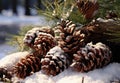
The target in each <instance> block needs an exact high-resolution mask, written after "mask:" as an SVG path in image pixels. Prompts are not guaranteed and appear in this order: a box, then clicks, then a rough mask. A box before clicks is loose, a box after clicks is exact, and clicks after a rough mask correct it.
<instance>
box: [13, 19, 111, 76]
mask: <svg viewBox="0 0 120 83" xmlns="http://www.w3.org/2000/svg"><path fill="white" fill-rule="evenodd" d="M85 39H86V34H85V33H83V32H81V29H80V28H78V27H77V26H76V24H74V23H73V22H72V21H69V20H66V21H65V20H61V22H59V23H57V26H56V27H55V28H54V30H53V29H51V28H49V27H42V28H33V29H32V30H29V31H28V32H27V33H26V35H25V37H24V43H25V45H27V46H29V47H30V48H31V49H32V50H33V51H32V52H31V53H30V54H29V55H27V56H26V57H25V58H22V59H21V60H20V61H19V62H18V63H17V64H16V65H15V66H14V68H13V72H14V74H15V75H16V76H17V77H19V78H25V77H26V76H29V75H31V74H33V73H35V72H37V71H40V70H41V72H43V73H45V74H47V75H53V76H55V75H57V74H59V73H61V72H62V71H64V70H65V69H66V68H68V67H71V68H72V69H73V70H76V71H79V72H88V71H90V70H93V69H96V68H101V67H103V66H105V65H107V64H108V63H109V62H110V60H111V57H112V53H111V51H110V49H109V47H108V46H106V45H105V44H103V43H100V42H99V43H96V44H92V42H91V43H90V42H87V43H86V42H85Z"/></svg>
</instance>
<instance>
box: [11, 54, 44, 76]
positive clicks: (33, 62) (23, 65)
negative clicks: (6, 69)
mask: <svg viewBox="0 0 120 83" xmlns="http://www.w3.org/2000/svg"><path fill="white" fill-rule="evenodd" d="M41 58H42V57H40V56H36V55H34V54H29V55H27V56H26V57H25V58H22V59H21V60H20V62H18V63H17V64H16V65H15V66H14V69H13V72H14V74H15V75H16V76H17V77H18V78H25V77H26V76H29V75H31V74H32V73H34V72H37V71H39V70H41V62H40V61H41Z"/></svg>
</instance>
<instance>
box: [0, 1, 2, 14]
mask: <svg viewBox="0 0 120 83" xmlns="http://www.w3.org/2000/svg"><path fill="white" fill-rule="evenodd" d="M1 11H2V1H1V0H0V13H1Z"/></svg>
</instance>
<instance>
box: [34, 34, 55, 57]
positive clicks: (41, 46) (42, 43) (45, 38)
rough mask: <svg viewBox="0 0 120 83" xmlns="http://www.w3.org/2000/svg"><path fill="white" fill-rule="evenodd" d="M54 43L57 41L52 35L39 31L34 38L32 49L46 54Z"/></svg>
mask: <svg viewBox="0 0 120 83" xmlns="http://www.w3.org/2000/svg"><path fill="white" fill-rule="evenodd" d="M56 45H57V42H56V40H55V38H54V37H53V36H52V35H50V34H46V33H42V32H41V33H39V34H38V36H37V37H36V38H35V40H34V44H33V49H34V50H35V51H36V52H37V53H38V54H40V55H46V53H47V52H48V51H49V50H50V49H51V48H52V47H54V46H56Z"/></svg>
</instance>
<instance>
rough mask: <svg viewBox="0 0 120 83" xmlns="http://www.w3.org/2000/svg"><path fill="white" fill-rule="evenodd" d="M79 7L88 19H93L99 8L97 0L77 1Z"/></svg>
mask: <svg viewBox="0 0 120 83" xmlns="http://www.w3.org/2000/svg"><path fill="white" fill-rule="evenodd" d="M77 6H78V9H79V11H80V12H81V13H82V14H83V15H84V16H85V18H86V19H91V18H93V17H94V16H95V14H96V13H97V11H98V8H99V4H98V3H97V0H77Z"/></svg>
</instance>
